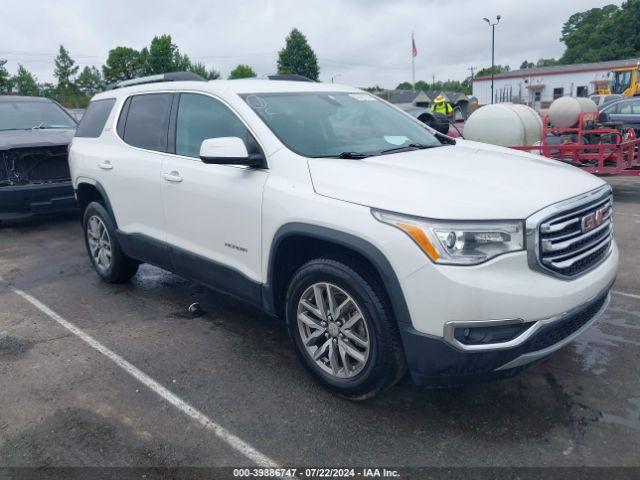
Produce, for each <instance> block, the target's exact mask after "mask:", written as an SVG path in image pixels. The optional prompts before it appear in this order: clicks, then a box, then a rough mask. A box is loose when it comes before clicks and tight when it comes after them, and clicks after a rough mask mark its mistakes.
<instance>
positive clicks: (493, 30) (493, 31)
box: [483, 15, 500, 103]
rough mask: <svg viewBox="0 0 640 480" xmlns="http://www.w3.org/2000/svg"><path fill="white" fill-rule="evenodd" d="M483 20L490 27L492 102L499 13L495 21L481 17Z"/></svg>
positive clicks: (492, 99)
mask: <svg viewBox="0 0 640 480" xmlns="http://www.w3.org/2000/svg"><path fill="white" fill-rule="evenodd" d="M483 20H484V21H485V22H487V23H488V24H489V26H490V27H491V103H493V102H494V96H493V76H494V74H495V72H494V66H495V64H496V62H495V45H496V25H498V24H499V23H500V15H498V16H497V17H496V21H495V22H493V23H492V22H491V20H489V19H488V18H486V17H485V18H483Z"/></svg>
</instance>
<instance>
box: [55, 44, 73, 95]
mask: <svg viewBox="0 0 640 480" xmlns="http://www.w3.org/2000/svg"><path fill="white" fill-rule="evenodd" d="M77 73H78V66H77V65H76V62H75V61H74V60H73V59H72V58H71V56H70V55H69V52H68V50H67V49H66V48H64V46H63V45H60V51H59V52H58V56H57V57H56V59H55V69H54V70H53V76H54V77H56V78H57V79H58V91H59V92H69V91H72V90H73V89H74V86H75V85H74V80H75V75H76V74H77Z"/></svg>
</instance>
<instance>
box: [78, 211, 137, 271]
mask: <svg viewBox="0 0 640 480" xmlns="http://www.w3.org/2000/svg"><path fill="white" fill-rule="evenodd" d="M82 226H83V229H84V242H85V246H86V247H87V252H88V253H89V258H90V259H91V263H92V265H93V268H94V269H95V271H96V273H97V274H98V275H99V276H100V278H102V280H104V281H105V282H108V283H124V282H126V281H128V280H129V279H130V278H131V277H133V276H134V275H135V274H136V272H137V271H138V266H139V265H140V264H139V263H138V262H136V261H135V260H133V259H132V258H129V257H127V256H126V255H125V254H124V252H123V251H122V249H121V248H120V244H119V243H118V239H117V237H116V227H115V224H114V222H113V219H112V218H111V215H109V213H108V212H107V210H106V209H105V208H104V206H103V205H102V204H100V203H98V202H91V203H89V205H87V208H86V209H85V211H84V215H83V219H82Z"/></svg>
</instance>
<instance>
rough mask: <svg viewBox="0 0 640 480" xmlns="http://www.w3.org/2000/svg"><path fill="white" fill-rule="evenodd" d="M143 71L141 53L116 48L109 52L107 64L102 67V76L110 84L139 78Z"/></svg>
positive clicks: (129, 49)
mask: <svg viewBox="0 0 640 480" xmlns="http://www.w3.org/2000/svg"><path fill="white" fill-rule="evenodd" d="M143 70H144V69H143V65H142V60H141V58H140V52H139V51H137V50H135V49H133V48H129V47H116V48H114V49H112V50H109V56H108V57H107V62H106V63H105V64H104V65H103V66H102V75H103V76H104V81H105V82H106V83H107V84H109V83H115V82H118V81H120V80H129V79H130V78H135V77H139V76H140V75H142V73H143Z"/></svg>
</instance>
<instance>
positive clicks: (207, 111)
mask: <svg viewBox="0 0 640 480" xmlns="http://www.w3.org/2000/svg"><path fill="white" fill-rule="evenodd" d="M127 128H128V123H127ZM217 137H240V138H242V139H243V140H244V141H245V143H247V139H248V132H247V128H246V127H245V126H244V124H243V123H242V122H241V121H240V119H238V117H237V116H236V115H235V114H234V113H233V112H232V111H231V110H229V109H228V108H227V107H226V106H225V105H224V104H223V103H221V102H219V101H218V100H215V99H214V98H211V97H208V96H205V95H198V94H195V93H183V94H181V95H180V106H179V107H178V118H177V123H176V153H177V154H178V155H185V156H187V157H199V156H200V145H201V144H202V141H203V140H206V139H207V138H217ZM247 148H248V147H247Z"/></svg>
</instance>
